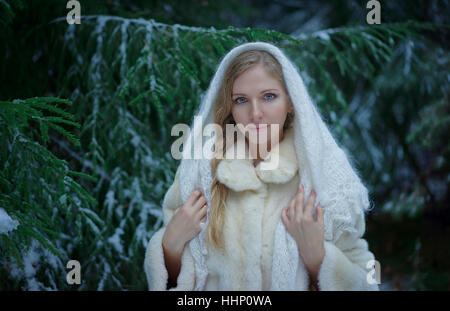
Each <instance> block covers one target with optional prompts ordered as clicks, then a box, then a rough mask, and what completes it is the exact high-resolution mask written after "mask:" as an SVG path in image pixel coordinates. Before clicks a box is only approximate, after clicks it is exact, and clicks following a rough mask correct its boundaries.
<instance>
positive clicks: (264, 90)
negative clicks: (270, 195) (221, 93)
mask: <svg viewBox="0 0 450 311" xmlns="http://www.w3.org/2000/svg"><path fill="white" fill-rule="evenodd" d="M267 91H278V89H267V90H264V91H261V92H260V93H259V94H262V93H264V92H267ZM236 95H244V96H245V95H246V94H242V93H235V94H231V96H236Z"/></svg>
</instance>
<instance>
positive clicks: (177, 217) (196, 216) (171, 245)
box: [162, 190, 207, 252]
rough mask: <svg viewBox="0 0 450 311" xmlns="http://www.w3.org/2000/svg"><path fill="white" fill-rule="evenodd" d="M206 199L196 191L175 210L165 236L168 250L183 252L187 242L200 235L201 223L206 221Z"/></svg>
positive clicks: (164, 242)
mask: <svg viewBox="0 0 450 311" xmlns="http://www.w3.org/2000/svg"><path fill="white" fill-rule="evenodd" d="M206 210H207V204H206V198H205V196H203V194H202V193H201V191H200V190H194V191H193V192H192V193H191V195H190V196H189V198H188V199H187V200H186V203H184V204H183V205H182V206H180V207H179V208H177V209H176V210H175V213H174V214H173V216H172V218H171V219H170V221H169V223H168V224H167V228H166V231H165V232H164V235H163V240H162V243H163V246H164V248H165V249H166V250H172V251H173V252H182V251H183V249H184V246H185V244H186V243H187V242H189V241H190V240H192V239H193V238H194V237H195V236H196V235H197V234H199V233H200V230H201V227H200V222H204V221H205V220H206Z"/></svg>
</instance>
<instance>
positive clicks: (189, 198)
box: [186, 190, 201, 206]
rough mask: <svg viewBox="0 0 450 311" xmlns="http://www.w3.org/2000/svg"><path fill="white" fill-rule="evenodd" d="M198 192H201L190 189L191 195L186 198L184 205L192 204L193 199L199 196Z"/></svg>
mask: <svg viewBox="0 0 450 311" xmlns="http://www.w3.org/2000/svg"><path fill="white" fill-rule="evenodd" d="M200 194H201V191H200V190H194V191H192V193H191V195H190V196H189V197H188V199H187V200H186V205H187V206H191V205H193V204H194V203H195V201H196V200H197V198H198V197H199V196H200Z"/></svg>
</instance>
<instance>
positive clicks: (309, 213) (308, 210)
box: [304, 189, 317, 219]
mask: <svg viewBox="0 0 450 311" xmlns="http://www.w3.org/2000/svg"><path fill="white" fill-rule="evenodd" d="M316 197H317V194H316V191H315V190H314V189H312V190H311V192H310V193H309V198H308V201H307V202H306V206H305V210H304V212H305V215H304V216H305V218H307V219H314V218H313V211H314V202H315V201H316Z"/></svg>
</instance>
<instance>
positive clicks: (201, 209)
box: [198, 204, 208, 218]
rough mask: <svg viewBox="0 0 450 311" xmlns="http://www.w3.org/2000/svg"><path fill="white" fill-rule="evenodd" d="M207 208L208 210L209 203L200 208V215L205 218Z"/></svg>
mask: <svg viewBox="0 0 450 311" xmlns="http://www.w3.org/2000/svg"><path fill="white" fill-rule="evenodd" d="M207 210H208V205H206V204H205V205H203V206H202V207H201V208H200V210H199V213H198V217H199V218H203V217H204V216H205V215H206V211H207Z"/></svg>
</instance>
